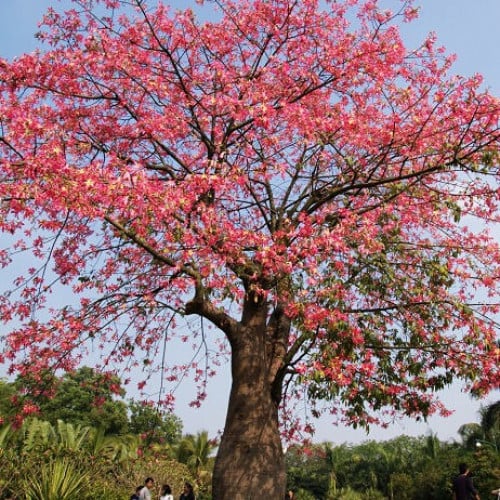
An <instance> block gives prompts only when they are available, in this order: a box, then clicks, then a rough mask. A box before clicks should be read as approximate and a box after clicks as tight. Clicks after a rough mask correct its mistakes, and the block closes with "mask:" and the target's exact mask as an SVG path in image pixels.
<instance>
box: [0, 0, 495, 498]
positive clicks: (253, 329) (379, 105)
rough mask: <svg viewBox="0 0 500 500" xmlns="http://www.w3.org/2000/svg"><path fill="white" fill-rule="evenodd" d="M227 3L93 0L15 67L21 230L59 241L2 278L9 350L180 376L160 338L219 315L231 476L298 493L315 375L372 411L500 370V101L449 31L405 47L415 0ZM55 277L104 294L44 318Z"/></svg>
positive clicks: (262, 490) (9, 170) (225, 450)
mask: <svg viewBox="0 0 500 500" xmlns="http://www.w3.org/2000/svg"><path fill="white" fill-rule="evenodd" d="M211 3H212V4H213V5H214V7H215V8H216V10H217V14H214V16H215V17H214V19H215V18H216V19H217V20H216V21H212V22H201V21H198V20H197V19H196V17H195V14H194V13H193V12H192V11H190V10H184V11H179V12H170V11H169V9H168V7H167V6H165V5H162V4H161V3H159V4H158V5H156V4H154V2H152V1H151V2H147V1H146V0H129V1H127V2H125V1H119V0H75V1H74V9H73V10H71V11H69V12H67V13H66V14H64V15H60V14H58V13H56V12H55V11H53V10H51V11H49V12H48V14H47V15H46V17H45V19H44V22H43V25H44V29H43V31H42V32H41V34H40V35H39V36H40V38H41V39H42V40H43V41H44V42H45V43H46V44H47V49H46V50H45V51H43V52H41V53H35V54H30V55H24V56H22V57H19V58H18V59H16V60H15V61H14V62H12V63H9V62H7V61H1V62H0V85H1V94H0V110H1V111H0V123H1V129H0V147H1V150H0V169H1V173H0V176H1V184H0V195H1V198H2V208H1V210H2V212H1V216H0V227H1V229H2V230H3V231H5V232H7V233H19V234H20V235H21V237H20V238H19V239H18V240H16V243H15V245H14V250H27V251H31V252H32V254H33V256H34V257H36V258H37V259H41V263H40V266H33V268H32V269H28V270H27V271H26V272H25V273H24V274H23V275H22V276H20V277H19V278H18V279H17V280H16V281H15V284H14V287H15V290H11V293H10V294H6V295H4V296H3V297H2V298H1V303H0V307H1V311H2V318H3V320H4V321H6V322H11V321H12V320H16V321H15V323H14V324H15V325H18V326H15V327H13V328H12V329H11V331H10V333H8V334H5V335H4V336H3V352H2V354H1V361H2V362H8V363H9V366H10V369H11V371H13V372H21V373H23V372H29V373H30V374H31V376H33V375H36V374H37V373H43V372H44V371H45V370H47V368H51V369H66V370H67V369H72V368H74V367H75V366H76V364H77V363H78V361H79V359H80V356H82V355H83V353H84V352H85V351H84V347H85V345H88V344H92V345H93V346H94V347H95V346H101V347H103V356H104V358H103V360H104V362H103V365H105V366H104V367H108V369H111V368H112V367H113V366H115V364H116V363H121V364H124V365H127V366H128V365H129V364H130V363H141V362H143V360H145V361H144V363H146V361H147V364H148V365H150V364H155V363H156V364H157V365H158V366H161V368H162V370H163V372H164V374H165V377H167V378H168V379H169V380H173V379H174V378H175V377H176V374H178V372H177V371H176V367H171V368H172V370H173V372H172V371H169V370H168V368H169V367H168V366H165V363H163V362H162V359H163V358H162V356H161V355H158V351H160V354H161V349H162V346H163V344H164V342H165V340H166V339H167V337H168V338H169V339H170V338H171V337H172V336H174V335H175V334H176V332H179V326H180V323H179V322H178V319H179V318H186V317H190V316H194V317H200V318H202V319H205V320H207V322H208V323H209V324H211V325H213V326H214V329H213V330H211V331H210V330H205V328H201V329H200V331H198V332H193V339H194V340H193V342H195V343H196V342H198V343H199V344H200V345H201V346H205V345H208V344H207V342H208V340H209V338H217V335H218V334H219V335H220V336H221V338H222V339H223V340H222V341H221V342H222V343H221V345H220V349H221V351H222V352H223V351H224V350H225V349H226V348H228V349H229V351H230V354H231V369H232V387H231V393H230V399H229V406H228V412H227V419H226V424H225V428H224V434H223V437H222V441H221V444H220V448H219V451H218V456H217V461H216V466H215V471H214V481H213V484H214V486H213V496H214V498H217V499H226V498H242V497H241V495H242V493H241V492H243V491H244V492H245V493H244V495H245V498H256V497H257V496H259V497H267V498H279V497H280V496H281V495H282V494H283V492H284V488H285V474H284V464H283V454H282V449H281V439H282V435H281V434H280V427H279V425H278V423H279V413H280V410H282V412H281V415H282V417H283V427H282V430H283V432H284V433H285V437H286V438H290V437H291V435H292V434H293V433H294V432H296V431H297V430H298V428H299V427H298V423H296V422H295V421H294V420H293V419H291V416H290V412H289V411H288V410H290V408H291V407H293V404H292V401H293V396H294V395H299V396H300V397H302V398H304V397H305V398H307V399H308V400H309V402H310V404H311V405H312V412H313V413H314V414H316V413H317V412H318V413H319V412H321V411H322V410H325V409H329V410H330V411H331V412H333V413H337V414H338V415H339V418H341V419H344V421H345V422H346V423H349V424H352V425H368V424H370V423H375V422H379V423H383V422H384V421H385V420H384V419H387V418H392V415H393V413H394V414H404V415H410V416H419V415H420V416H427V415H430V414H432V413H433V412H435V411H442V412H445V411H446V410H445V409H444V408H442V407H441V406H440V405H439V403H438V401H437V400H435V398H434V396H433V393H434V391H436V390H438V389H441V388H443V387H445V386H446V385H447V384H449V383H450V382H451V381H452V380H453V379H454V378H459V379H462V380H464V381H466V383H468V387H469V389H470V390H471V391H473V392H474V393H476V394H478V395H482V394H484V393H486V392H487V391H488V389H489V388H491V387H493V386H498V383H499V376H498V354H499V351H498V347H497V344H496V334H495V329H496V324H495V321H494V319H495V314H497V313H498V304H497V303H495V302H496V297H497V296H498V291H499V290H498V287H499V276H500V264H499V263H500V248H499V245H498V242H496V241H495V240H494V238H493V236H492V235H490V234H489V233H488V230H487V225H486V223H488V224H491V223H497V222H498V220H499V215H500V214H499V206H498V204H499V191H498V187H499V184H498V152H499V138H500V131H499V116H500V109H499V108H500V105H499V101H498V100H497V99H495V98H494V97H492V96H491V95H488V94H487V93H484V92H482V91H481V90H480V84H481V80H480V78H479V77H473V78H469V79H466V78H459V77H450V76H448V71H449V67H450V65H451V62H452V60H451V58H449V57H446V56H445V55H444V54H443V51H442V50H441V49H440V48H438V47H436V44H435V40H434V39H433V37H429V38H427V39H426V40H425V41H424V42H423V44H422V45H421V46H420V47H418V48H417V49H413V50H409V49H407V48H405V46H404V44H403V42H402V40H401V37H400V35H399V31H398V28H397V22H398V20H403V21H410V20H411V19H412V18H414V17H415V16H416V13H417V11H416V9H415V8H414V7H413V6H412V5H411V4H410V3H409V2H401V1H396V0H394V1H393V5H394V7H395V12H394V13H392V12H389V11H384V10H381V9H379V8H378V7H377V3H376V1H374V0H368V1H364V2H358V1H356V0H345V1H328V2H326V3H321V4H320V2H318V1H316V0H302V1H296V0H267V1H266V0H244V1H239V0H238V1H233V0H216V1H214V2H211ZM355 12H357V17H356V16H355V15H354V13H355ZM0 258H1V262H2V265H3V266H8V265H9V263H11V262H15V261H12V260H11V259H12V253H10V252H8V251H6V250H4V251H2V253H1V254H0ZM55 282H58V283H60V284H62V285H67V286H72V289H73V292H74V293H75V294H77V295H80V297H81V298H80V300H79V303H78V304H75V303H69V304H66V305H65V306H64V307H60V308H58V309H51V310H50V311H48V313H49V314H45V315H44V313H43V309H44V307H45V308H48V306H49V304H50V302H47V300H48V296H49V294H50V292H51V290H52V289H53V288H54V287H53V285H54V283H55ZM12 324H13V323H12V322H11V323H10V325H12ZM202 326H203V324H202ZM186 332H187V330H186V329H184V328H183V329H181V331H180V332H179V333H178V334H179V335H184V336H189V335H190V334H189V332H188V333H186ZM224 342H227V346H226V344H225V343H224ZM213 366H214V364H213V360H212V359H211V354H210V352H209V350H208V349H207V352H206V369H207V370H208V371H209V372H211V371H212V369H213ZM202 368H203V367H202V366H201V365H196V366H195V377H196V378H198V379H199V380H201V381H202V382H201V386H200V394H199V396H200V398H201V399H202V398H203V396H204V393H203V390H204V389H203V380H204V379H203V378H202V377H203V375H202V372H203V369H202ZM165 399H168V397H167V398H165Z"/></svg>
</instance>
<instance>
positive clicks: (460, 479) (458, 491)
mask: <svg viewBox="0 0 500 500" xmlns="http://www.w3.org/2000/svg"><path fill="white" fill-rule="evenodd" d="M458 472H459V474H458V476H457V477H455V478H454V479H453V499H454V500H480V499H479V493H478V492H477V490H476V488H474V483H473V481H472V477H471V476H470V472H469V468H468V467H467V464H465V463H463V462H462V463H461V464H459V466H458Z"/></svg>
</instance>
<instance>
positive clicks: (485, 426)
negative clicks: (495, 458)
mask: <svg viewBox="0 0 500 500" xmlns="http://www.w3.org/2000/svg"><path fill="white" fill-rule="evenodd" d="M479 413H480V415H481V429H482V431H483V437H482V440H484V441H486V442H488V443H490V444H491V445H492V447H493V448H494V449H495V450H496V451H497V452H498V450H499V449H500V400H499V401H497V402H495V403H492V404H490V405H488V406H485V407H482V408H481V410H480V411H479Z"/></svg>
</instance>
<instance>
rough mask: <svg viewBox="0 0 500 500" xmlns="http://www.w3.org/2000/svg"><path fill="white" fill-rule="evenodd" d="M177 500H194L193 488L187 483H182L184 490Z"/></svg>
mask: <svg viewBox="0 0 500 500" xmlns="http://www.w3.org/2000/svg"><path fill="white" fill-rule="evenodd" d="M179 500H195V497H194V491H193V486H192V485H191V483H188V482H187V481H186V482H185V483H184V490H183V491H182V493H181V496H180V497H179Z"/></svg>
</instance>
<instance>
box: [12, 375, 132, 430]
mask: <svg viewBox="0 0 500 500" xmlns="http://www.w3.org/2000/svg"><path fill="white" fill-rule="evenodd" d="M14 385H15V387H16V389H17V391H18V394H20V395H21V396H22V395H23V394H28V398H27V399H26V398H23V397H20V399H19V403H20V404H22V405H26V404H27V401H32V403H33V404H36V406H37V407H38V409H39V412H40V417H41V418H42V419H44V420H47V421H48V422H50V423H51V424H53V425H56V424H57V422H58V421H59V420H62V421H64V422H69V423H72V424H73V425H81V426H83V427H96V428H98V427H102V428H103V429H104V431H105V433H107V434H124V433H126V432H127V431H128V416H127V405H126V404H125V403H124V402H123V401H120V400H117V399H116V398H115V395H116V394H117V393H118V394H120V395H124V390H123V389H122V387H121V382H120V379H119V378H118V377H116V376H111V377H110V376H108V375H102V374H100V373H98V372H96V371H95V370H94V369H93V368H90V367H87V366H83V367H81V368H79V369H78V370H76V371H71V372H68V373H66V374H64V375H63V376H62V377H60V378H54V377H53V376H52V375H50V374H46V375H45V379H43V380H41V381H40V380H37V381H36V382H35V381H34V380H33V379H32V378H30V377H19V378H18V379H17V380H16V382H15V384H14ZM33 385H34V386H35V388H33V387H32V386H33ZM44 386H48V387H50V388H51V390H53V394H51V395H50V396H47V395H45V394H44V393H43V392H40V389H41V388H43V387H44ZM33 394H35V398H33Z"/></svg>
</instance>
